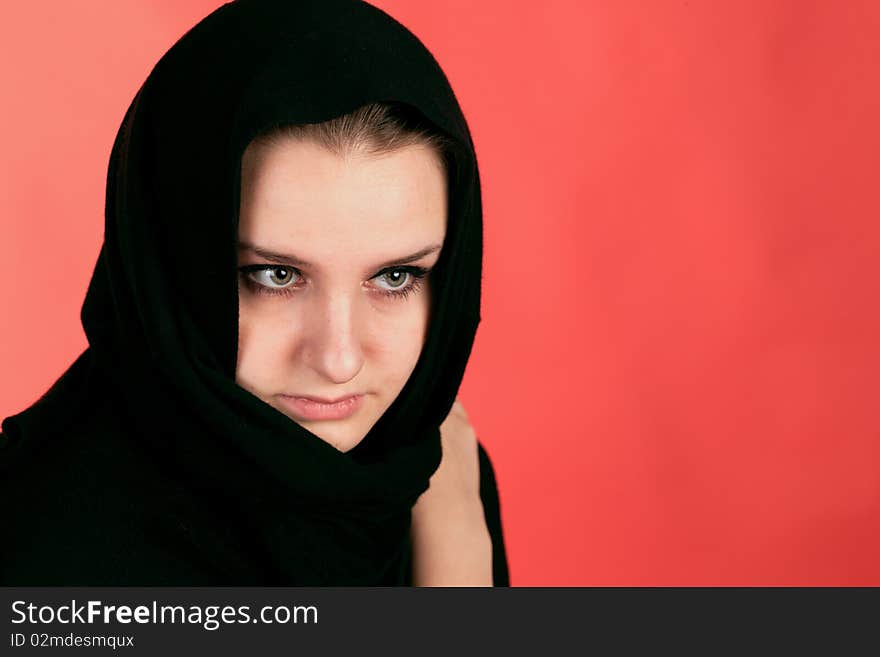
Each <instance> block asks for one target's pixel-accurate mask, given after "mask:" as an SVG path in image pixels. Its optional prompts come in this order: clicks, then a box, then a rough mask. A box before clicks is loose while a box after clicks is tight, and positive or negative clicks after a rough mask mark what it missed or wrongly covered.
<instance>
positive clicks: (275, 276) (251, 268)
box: [240, 265, 299, 291]
mask: <svg viewBox="0 0 880 657" xmlns="http://www.w3.org/2000/svg"><path fill="white" fill-rule="evenodd" d="M240 271H241V273H242V274H243V275H244V277H245V280H246V281H247V282H250V283H252V284H256V285H257V286H259V287H261V288H264V289H266V290H267V291H275V290H284V289H286V288H289V287H290V286H292V285H293V284H294V283H296V282H297V280H299V272H297V271H296V270H295V269H293V268H292V267H287V266H285V265H247V266H245V267H241V268H240Z"/></svg>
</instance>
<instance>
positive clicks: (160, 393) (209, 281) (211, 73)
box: [0, 0, 507, 585]
mask: <svg viewBox="0 0 880 657" xmlns="http://www.w3.org/2000/svg"><path fill="white" fill-rule="evenodd" d="M376 101H389V102H397V103H402V104H404V105H405V106H408V107H410V108H413V109H414V110H416V111H417V112H418V113H419V114H420V115H421V116H423V117H424V118H425V119H426V120H428V121H429V122H430V123H432V124H433V125H434V126H435V127H436V128H437V129H438V130H439V131H441V132H442V133H444V134H445V135H446V136H448V137H449V138H450V139H451V140H452V142H453V144H454V147H453V149H452V157H451V160H450V162H449V169H450V177H449V204H448V207H449V221H448V228H447V235H446V241H445V243H444V246H443V250H442V252H441V255H440V259H439V261H438V263H437V265H436V266H435V268H434V270H433V272H432V279H431V286H432V291H433V306H432V314H431V325H430V328H429V332H428V336H427V339H426V343H425V346H424V349H423V351H422V354H421V356H420V359H419V361H418V363H417V365H416V368H415V370H414V371H413V373H412V375H411V377H410V379H409V381H408V382H407V384H406V386H405V387H404V389H403V390H402V391H401V393H400V395H399V396H398V398H397V399H396V400H395V402H394V403H393V405H392V406H391V407H390V408H389V409H388V410H387V412H386V413H385V414H384V415H383V416H382V418H381V419H380V420H379V421H378V422H377V423H376V425H375V426H374V427H373V428H372V429H371V431H370V432H369V433H368V435H367V436H366V438H365V439H364V441H363V442H362V443H361V444H360V445H358V446H357V447H356V448H355V449H353V450H352V451H350V452H348V453H342V452H339V451H338V450H337V449H336V448H334V447H333V446H331V445H329V444H327V443H326V442H324V441H323V440H321V439H320V438H318V437H317V436H315V435H313V434H312V433H311V432H309V431H308V430H306V429H304V428H303V427H301V426H300V425H298V424H297V423H295V422H293V421H292V420H290V419H289V418H287V417H286V416H284V415H283V414H281V413H280V412H278V411H276V410H275V409H273V408H271V407H270V406H268V405H267V404H265V403H263V402H262V401H260V400H259V399H257V398H256V397H254V396H253V395H251V394H250V393H248V392H247V391H245V390H244V389H242V388H241V387H239V386H238V385H236V383H235V381H234V376H235V365H236V349H237V340H238V335H237V331H238V315H237V313H238V296H237V295H238V292H237V285H238V282H237V272H236V269H237V253H236V237H237V230H238V226H237V222H238V205H239V184H240V161H241V155H242V153H243V151H244V149H245V147H246V146H247V144H248V143H249V142H250V141H251V139H252V138H253V137H254V136H255V135H257V134H259V133H260V132H262V131H264V130H265V129H266V128H268V127H270V126H273V125H278V124H283V123H312V122H319V121H325V120H328V119H330V118H333V117H336V116H339V115H341V114H345V113H347V112H349V111H351V110H354V109H355V108H357V107H359V106H361V105H364V104H367V103H370V102H376ZM105 214H106V225H105V235H104V243H103V246H102V248H101V251H100V254H99V257H98V261H97V264H96V266H95V271H94V274H93V277H92V280H91V282H90V285H89V289H88V292H87V295H86V299H85V303H84V305H83V309H82V322H83V327H84V329H85V332H86V336H87V338H88V342H89V347H88V349H87V350H86V351H85V352H84V353H83V354H82V355H81V356H80V358H79V359H78V360H77V361H76V362H75V363H74V364H73V365H72V366H71V368H70V369H69V370H68V371H67V372H66V373H65V375H64V376H63V377H61V379H59V381H58V382H56V384H55V385H54V386H53V388H52V389H51V390H50V391H49V393H47V394H46V395H45V396H44V397H43V398H42V399H41V400H40V401H39V402H38V403H37V404H35V405H34V406H32V407H31V408H29V409H27V410H26V411H24V412H22V413H20V414H18V415H16V416H13V417H10V418H7V419H6V420H5V421H4V422H3V425H2V429H3V434H2V438H0V442H2V459H0V468H2V470H0V475H2V477H3V483H2V494H3V499H4V505H3V506H4V508H5V510H4V511H3V512H2V514H3V515H4V516H5V518H4V519H3V521H4V523H5V525H6V527H8V528H10V529H11V530H12V534H11V535H10V536H11V538H10V539H8V540H6V541H4V543H3V545H2V546H0V550H2V557H3V558H2V560H0V562H2V563H0V577H2V581H3V582H4V583H10V584H11V583H18V584H141V585H148V584H169V585H171V584H257V585H259V584H264V585H269V584H289V585H387V584H407V583H409V582H410V573H409V559H410V549H411V546H410V543H409V541H408V538H407V537H408V531H409V519H410V510H411V507H412V505H413V504H414V503H415V501H416V499H417V498H418V496H419V495H420V494H421V493H422V492H424V491H425V490H426V489H427V486H428V480H429V478H430V476H431V475H432V474H433V472H434V471H435V469H436V467H437V465H438V464H439V461H440V457H441V452H440V440H439V426H440V423H441V422H442V421H443V419H444V418H445V417H446V415H447V414H448V412H449V410H450V409H451V407H452V404H453V402H454V400H455V397H456V394H457V392H458V388H459V385H460V382H461V379H462V376H463V373H464V368H465V365H466V363H467V360H468V357H469V355H470V351H471V348H472V345H473V340H474V337H475V333H476V330H477V325H478V324H479V321H480V284H481V273H482V211H481V202H480V183H479V173H478V168H477V162H476V156H475V153H474V148H473V143H472V141H471V137H470V133H469V131H468V127H467V124H466V122H465V119H464V116H463V115H462V112H461V110H460V107H459V105H458V103H457V101H456V99H455V96H454V94H453V92H452V89H451V88H450V86H449V84H448V81H447V79H446V77H445V75H444V74H443V72H442V70H441V69H440V67H439V66H438V64H437V63H436V61H435V60H434V58H433V57H432V56H431V54H430V53H429V52H428V51H427V49H425V47H424V46H423V45H422V44H421V43H420V42H419V41H418V39H417V38H416V37H415V36H414V35H412V34H411V33H410V32H409V31H408V30H406V29H405V28H404V27H403V26H401V25H400V24H399V23H397V22H396V21H394V20H393V19H392V18H390V17H389V16H388V15H386V14H385V13H383V12H382V11H380V10H378V9H376V8H375V7H372V6H371V5H369V4H367V3H363V2H357V1H353V0H317V1H298V0H275V1H272V0H239V1H238V2H232V3H229V4H226V5H224V6H223V7H221V8H220V9H218V10H217V11H215V12H213V13H212V14H211V15H210V16H208V17H207V18H205V19H204V20H202V21H201V22H200V23H199V24H198V25H196V26H195V27H194V28H192V29H191V30H190V31H189V32H188V33H187V34H186V35H184V36H183V37H182V38H181V39H180V40H179V41H178V42H177V43H176V44H175V45H174V46H173V47H172V48H171V49H170V50H169V51H168V52H167V53H166V54H165V56H163V57H162V59H161V60H160V61H159V62H158V63H157V65H156V66H155V68H154V69H153V71H152V72H151V74H150V75H149V77H148V78H147V80H146V81H145V83H144V84H143V86H142V87H141V89H140V90H139V91H138V93H137V95H136V96H135V98H134V100H133V101H132V103H131V105H130V107H129V109H128V111H127V113H126V115H125V118H124V120H123V122H122V125H121V127H120V129H119V131H118V134H117V137H116V141H115V143H114V146H113V150H112V153H111V157H110V165H109V171H108V177H107V197H106V211H105ZM480 465H481V495H482V496H483V501H484V508H485V509H486V516H487V522H488V524H489V526H490V529H491V533H492V536H493V542H494V572H495V578H496V584H507V562H506V556H505V552H504V545H503V538H502V534H501V526H500V515H499V509H498V498H497V487H496V484H495V479H494V473H493V472H492V468H491V464H490V462H489V460H488V456H487V455H486V453H485V450H483V449H482V447H481V448H480Z"/></svg>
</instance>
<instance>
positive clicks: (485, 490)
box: [477, 439, 510, 586]
mask: <svg viewBox="0 0 880 657" xmlns="http://www.w3.org/2000/svg"><path fill="white" fill-rule="evenodd" d="M477 451H478V453H479V461H480V498H481V499H482V502H483V513H484V515H485V518H486V525H487V526H488V528H489V534H490V536H491V537H492V576H493V581H494V583H495V586H510V575H509V572H508V565H507V550H506V548H505V545H504V531H503V527H502V523H501V501H500V496H499V493H498V481H497V479H496V476H495V468H494V466H493V465H492V460H491V459H490V458H489V453H488V452H487V451H486V448H485V446H484V445H483V443H482V441H480V440H479V439H478V440H477Z"/></svg>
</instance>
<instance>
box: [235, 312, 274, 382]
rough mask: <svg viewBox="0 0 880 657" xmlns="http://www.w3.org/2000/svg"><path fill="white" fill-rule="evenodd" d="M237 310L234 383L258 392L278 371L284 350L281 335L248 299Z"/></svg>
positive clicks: (269, 319)
mask: <svg viewBox="0 0 880 657" xmlns="http://www.w3.org/2000/svg"><path fill="white" fill-rule="evenodd" d="M238 307H239V311H238V355H237V361H236V368H235V379H236V382H237V383H238V384H239V385H241V386H242V387H244V388H245V389H247V390H250V391H251V392H256V391H258V390H259V389H260V388H262V387H264V386H265V385H266V384H267V383H269V382H271V380H272V378H273V367H277V363H278V358H277V355H278V353H279V352H280V350H281V349H282V344H281V343H282V337H281V336H282V333H281V332H280V331H278V330H276V328H275V326H274V323H273V321H272V319H271V317H265V316H264V313H260V312H259V309H258V308H257V307H255V306H254V305H253V304H252V303H249V302H248V301H247V300H246V299H244V298H239V306H238ZM273 355H274V356H275V357H273Z"/></svg>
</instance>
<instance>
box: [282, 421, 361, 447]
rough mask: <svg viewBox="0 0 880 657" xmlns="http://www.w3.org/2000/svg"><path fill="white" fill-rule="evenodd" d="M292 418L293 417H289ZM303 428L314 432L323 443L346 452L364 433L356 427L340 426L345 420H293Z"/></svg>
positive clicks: (356, 443) (355, 445)
mask: <svg viewBox="0 0 880 657" xmlns="http://www.w3.org/2000/svg"><path fill="white" fill-rule="evenodd" d="M291 419H293V418H291ZM293 421H294V422H296V423H297V424H298V425H300V426H301V427H302V428H303V429H307V430H309V431H311V432H312V433H313V434H315V435H316V436H317V437H318V438H320V439H321V440H323V441H324V442H325V443H328V444H330V445H333V447H335V448H336V449H338V450H339V451H340V452H347V451H349V450H352V449H354V448H355V447H357V446H358V444H360V442H361V441H362V440H363V439H364V436H365V435H366V434H362V433H359V432H358V430H357V428H352V427H345V426H342V425H344V424H345V421H333V422H302V421H300V420H293ZM334 424H335V425H339V426H335V427H334V426H331V425H334Z"/></svg>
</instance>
